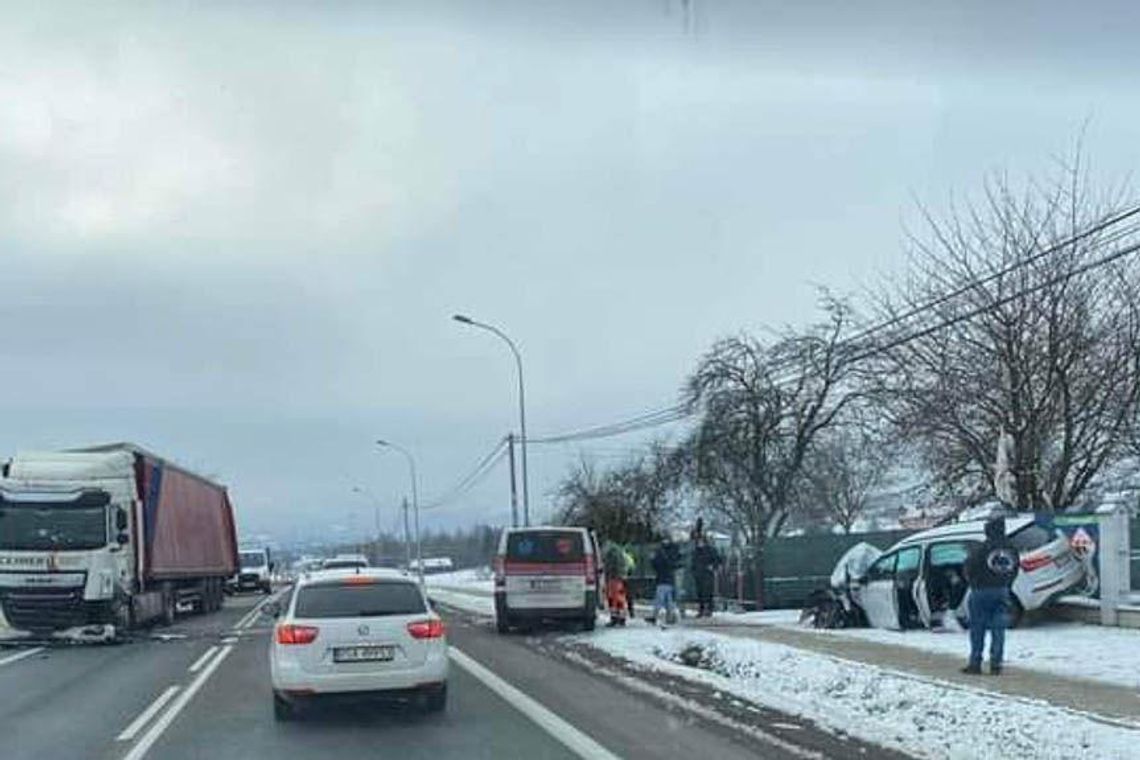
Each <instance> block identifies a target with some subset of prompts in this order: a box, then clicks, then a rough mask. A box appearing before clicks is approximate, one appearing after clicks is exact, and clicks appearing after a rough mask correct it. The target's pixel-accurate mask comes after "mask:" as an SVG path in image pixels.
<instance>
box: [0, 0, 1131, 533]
mask: <svg viewBox="0 0 1140 760" xmlns="http://www.w3.org/2000/svg"><path fill="white" fill-rule="evenodd" d="M307 5H308V7H307V9H303V8H302V7H301V6H302V4H299V3H296V4H295V3H281V2H271V3H269V2H267V3H260V4H259V3H240V4H237V3H224V2H216V3H205V2H195V3H173V2H165V3H155V4H153V5H151V6H150V7H149V8H150V9H149V10H147V9H146V7H145V6H143V5H142V4H137V3H132V4H129V5H121V6H120V5H116V4H113V3H99V4H94V3H85V2H84V3H74V4H58V3H56V4H47V3H45V4H36V3H26V4H25V3H21V4H16V3H5V4H4V10H3V11H2V14H3V15H2V19H0V20H2V23H0V286H2V288H3V291H2V293H3V295H2V297H0V320H2V324H3V326H4V330H3V344H2V345H3V359H4V360H3V372H2V373H0V413H2V415H3V425H0V452H2V453H3V454H5V455H6V454H8V453H11V452H14V451H16V450H19V449H32V448H45V447H66V446H76V445H82V444H88V443H96V442H104V441H111V440H123V439H125V440H131V441H135V442H138V443H140V444H142V445H144V446H147V447H149V448H152V449H154V450H155V451H158V452H159V453H162V454H165V455H168V456H170V457H171V458H173V459H176V460H178V461H181V462H184V463H186V464H187V465H189V466H191V467H194V468H196V469H198V470H201V471H202V472H205V473H208V474H212V475H215V476H216V477H218V478H220V479H222V480H223V481H224V482H225V483H227V484H228V485H229V486H230V488H231V490H232V493H233V496H234V500H235V503H236V505H237V507H238V510H239V516H240V517H239V519H240V523H241V526H242V528H243V530H244V531H246V532H247V533H252V532H272V533H274V534H276V535H277V536H279V537H290V536H296V535H306V534H312V535H330V536H331V535H335V533H334V531H336V530H341V529H343V530H355V531H357V532H362V531H365V530H370V529H371V526H372V506H371V504H370V502H369V500H368V497H364V496H361V495H359V494H353V493H352V488H353V487H354V486H359V487H362V488H366V489H368V490H370V491H371V493H373V494H374V495H375V497H376V499H377V500H378V502H379V503H380V504H381V505H382V507H383V509H382V512H381V522H382V527H383V528H385V529H390V528H392V527H394V525H395V520H396V514H397V513H396V511H395V509H394V505H395V504H396V503H397V502H398V500H399V499H400V497H401V496H402V495H403V494H404V493H405V492H406V491H407V475H406V471H405V469H404V463H403V461H402V460H400V459H399V458H398V457H396V456H394V455H393V454H391V453H388V454H382V453H379V452H377V451H376V450H375V449H374V447H372V445H371V442H372V441H373V440H374V439H375V438H376V437H379V436H383V437H388V438H391V439H392V440H395V441H398V442H400V443H402V444H404V445H405V446H407V447H408V448H410V449H412V450H413V451H414V452H415V453H416V455H417V457H418V461H419V464H420V469H421V476H422V490H423V492H424V495H425V497H426V498H428V499H430V498H431V496H432V495H433V494H438V493H440V492H442V491H445V490H446V489H447V487H448V486H449V485H450V484H451V483H452V482H454V481H455V480H456V479H457V478H459V477H460V476H461V475H463V474H464V472H465V471H466V470H467V469H468V468H469V467H470V466H471V465H472V464H473V463H474V462H475V461H476V460H477V459H478V458H479V457H480V456H481V455H482V454H483V453H484V452H485V451H486V450H487V449H489V448H490V447H491V446H492V445H493V444H494V443H495V441H496V440H497V439H498V438H500V437H501V436H502V435H503V434H504V433H506V432H507V431H508V430H510V429H511V428H512V427H513V426H514V425H515V419H516V418H515V412H516V407H515V403H516V397H515V395H514V368H513V364H512V362H511V359H510V354H509V353H508V351H507V349H506V347H505V346H504V345H502V344H501V343H499V342H498V341H497V340H496V339H495V338H494V337H493V336H491V335H488V334H485V333H481V332H478V331H475V330H472V329H470V328H464V327H462V326H460V325H457V324H455V323H453V322H451V321H450V320H449V317H450V315H451V314H452V313H453V312H456V311H463V312H467V313H470V314H472V315H474V316H476V317H479V318H481V319H484V320H486V321H489V322H492V323H494V324H496V325H499V326H500V327H502V328H503V329H504V330H506V331H507V332H508V333H510V335H512V336H513V337H514V338H515V340H516V341H517V342H518V344H519V345H520V347H521V349H522V351H523V354H524V358H525V362H526V371H527V391H528V402H529V404H528V412H529V423H530V429H531V430H530V432H531V434H532V435H540V434H544V433H553V432H560V431H562V430H566V429H574V428H578V427H586V426H591V425H594V424H599V423H605V422H609V421H612V420H616V419H621V418H623V417H628V416H631V415H634V414H637V413H640V412H643V411H646V410H651V409H655V408H659V407H662V406H667V405H669V404H671V403H673V402H674V401H675V400H676V394H677V389H678V387H679V385H680V383H681V381H682V379H683V377H684V375H685V373H686V372H688V371H689V370H690V369H691V368H692V366H693V365H694V362H695V360H696V358H697V357H698V356H699V354H700V353H701V351H703V350H704V349H705V348H707V347H708V345H709V344H710V343H711V342H712V341H713V340H714V339H716V338H717V337H719V336H723V335H725V334H729V333H733V332H736V331H739V330H750V331H761V330H764V329H766V328H770V327H775V326H779V325H783V324H788V323H790V324H799V323H803V322H805V321H808V320H810V319H812V317H813V313H814V312H813V308H814V301H815V287H816V286H817V285H827V286H829V287H831V288H833V289H835V290H837V291H839V292H848V291H855V290H858V289H860V288H862V287H866V286H869V285H871V284H873V283H874V282H877V281H879V280H881V279H882V278H884V277H889V276H890V273H891V272H895V271H898V270H899V268H900V266H901V263H902V246H901V241H902V238H903V224H904V223H905V222H908V221H913V219H914V216H915V215H914V213H913V212H914V208H915V203H916V202H922V203H925V204H928V205H930V206H932V207H933V208H935V209H938V208H945V206H946V205H947V202H948V200H949V198H950V197H951V194H954V195H956V196H961V195H968V194H969V193H971V192H973V191H974V190H975V189H976V188H977V187H978V185H979V183H980V181H981V180H982V178H983V177H984V176H985V174H986V173H987V172H992V171H996V170H1006V171H1009V172H1010V174H1011V175H1012V176H1014V177H1021V176H1024V175H1026V174H1029V173H1039V172H1044V171H1047V170H1049V168H1050V166H1051V165H1052V161H1053V159H1054V158H1055V157H1056V156H1058V155H1061V154H1064V153H1066V152H1067V151H1069V150H1071V148H1072V146H1073V144H1074V142H1075V141H1076V139H1077V137H1078V136H1079V135H1080V134H1081V131H1082V125H1083V124H1085V123H1086V122H1087V125H1088V126H1087V131H1086V135H1085V138H1084V142H1085V151H1086V153H1087V154H1088V156H1089V157H1090V158H1091V159H1092V161H1093V164H1094V167H1095V171H1096V172H1097V174H1098V176H1102V177H1104V178H1106V179H1109V180H1115V181H1119V180H1121V179H1122V178H1125V177H1127V176H1128V175H1130V174H1132V173H1134V172H1135V170H1136V169H1137V166H1138V159H1140V140H1137V139H1136V134H1137V132H1136V130H1137V124H1140V100H1138V99H1137V98H1136V97H1135V75H1136V72H1137V70H1138V67H1137V64H1138V63H1140V61H1138V60H1137V59H1138V57H1140V55H1138V54H1137V52H1136V45H1135V40H1134V36H1133V35H1132V33H1131V30H1132V29H1134V28H1135V26H1134V24H1131V23H1129V21H1130V19H1129V14H1130V13H1131V8H1130V6H1129V5H1122V6H1120V8H1119V9H1115V10H1114V9H1111V8H1108V7H1106V6H1102V5H1099V4H1098V5H1096V6H1090V5H1088V4H1072V3H1067V2H1065V3H1060V2H1058V3H1054V4H1051V5H1050V4H1043V3H1032V4H1025V5H1019V4H994V3H990V2H985V3H981V2H980V3H976V4H973V5H963V4H952V7H951V5H947V6H946V7H945V8H942V9H939V10H934V9H922V8H919V7H917V6H918V5H924V4H915V3H909V2H899V3H895V4H877V5H876V4H854V5H853V4H850V3H845V2H844V3H835V4H827V3H813V4H811V9H810V10H807V9H802V8H799V7H798V6H800V5H802V4H791V3H772V4H765V3H759V2H742V3H718V2H706V1H703V0H692V2H691V3H690V4H689V5H688V6H686V5H685V4H684V3H682V2H680V0H631V1H630V2H626V3H612V2H604V3H603V2H599V3H590V2H573V1H572V0H564V1H563V2H559V3H555V2H518V3H508V2H495V3H482V2H468V3H428V2H414V3H407V4H406V5H401V4H399V3H394V2H383V3H364V2H360V3H348V2H344V3H335V2H334V3H320V4H307ZM999 5H1000V7H998V6H999ZM32 6H35V7H34V8H33V7H32ZM613 6H618V8H616V9H615V8H614V7H613ZM856 6H857V8H858V10H855V7H856ZM1094 8H1095V9H1097V10H1096V12H1095V13H1094V12H1093V9H1094ZM663 432H667V431H663ZM637 442H638V441H636V440H634V441H632V442H631V441H626V440H623V439H613V440H609V441H605V442H603V443H601V444H600V445H599V446H597V447H588V448H586V449H585V450H586V451H588V452H592V455H593V456H596V457H599V461H613V459H614V458H615V457H620V456H621V455H622V451H623V449H624V448H627V447H630V446H632V445H634V444H636V443H637ZM578 454H579V450H578V449H573V448H568V447H562V448H553V449H551V448H549V447H546V448H540V447H537V446H536V447H533V448H532V450H531V490H532V509H533V511H534V513H535V514H536V516H537V517H539V518H541V517H542V516H543V515H545V514H548V511H549V504H550V500H549V495H550V490H551V488H552V487H553V485H554V484H555V482H556V480H557V478H558V477H559V475H561V474H562V473H563V472H564V471H565V469H566V467H567V465H568V463H569V462H570V461H571V460H572V459H573V458H574V457H576V456H577V455H578ZM508 503H509V502H508V490H507V476H506V471H505V469H499V470H497V471H496V472H495V473H493V474H492V476H491V477H490V478H488V480H487V481H486V482H485V483H484V484H483V485H481V486H480V487H479V488H476V489H474V490H472V491H471V492H470V493H469V494H467V495H466V496H465V498H463V499H461V500H459V501H457V502H455V503H453V504H450V505H447V506H444V507H440V508H439V509H436V510H434V511H432V512H431V513H425V518H429V515H430V519H429V524H432V525H444V524H450V525H455V524H460V523H471V522H474V521H476V520H488V521H491V522H503V521H505V520H506V519H507V518H508V516H509V508H508Z"/></svg>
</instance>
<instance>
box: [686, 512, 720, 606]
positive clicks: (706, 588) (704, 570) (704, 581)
mask: <svg viewBox="0 0 1140 760" xmlns="http://www.w3.org/2000/svg"><path fill="white" fill-rule="evenodd" d="M690 562H691V564H692V568H693V580H694V581H695V582H696V586H697V617H712V613H713V576H714V574H715V572H716V569H717V568H718V567H720V563H721V560H720V553H719V552H718V551H717V550H716V547H715V546H713V545H712V543H711V542H710V541H709V539H708V536H707V535H705V533H704V532H703V531H702V532H700V533H695V534H694V536H693V557H692V559H691V560H690Z"/></svg>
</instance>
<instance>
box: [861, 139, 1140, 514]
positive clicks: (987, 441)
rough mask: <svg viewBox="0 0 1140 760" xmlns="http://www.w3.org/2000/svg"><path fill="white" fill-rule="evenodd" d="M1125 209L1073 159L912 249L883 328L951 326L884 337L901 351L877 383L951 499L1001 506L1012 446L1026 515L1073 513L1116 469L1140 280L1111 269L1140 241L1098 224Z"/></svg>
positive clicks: (887, 302)
mask: <svg viewBox="0 0 1140 760" xmlns="http://www.w3.org/2000/svg"><path fill="white" fill-rule="evenodd" d="M1123 207H1124V204H1123V202H1122V196H1121V194H1120V193H1113V194H1110V195H1108V196H1106V197H1096V196H1094V194H1093V193H1092V191H1091V190H1090V187H1089V182H1088V180H1087V176H1086V174H1085V173H1084V171H1083V170H1082V169H1081V167H1080V164H1079V157H1078V160H1076V161H1074V162H1072V164H1070V165H1065V166H1063V168H1062V170H1061V171H1060V173H1059V175H1057V176H1056V177H1054V178H1053V179H1052V180H1051V181H1050V182H1049V183H1047V184H1038V183H1030V185H1029V186H1028V189H1026V190H1025V191H1024V192H1022V193H1020V194H1019V193H1016V192H1015V191H1014V189H1013V188H1012V187H1011V186H1010V183H1009V182H1008V181H1007V180H1006V179H1005V178H1004V177H998V178H995V179H993V180H991V181H990V182H989V183H987V185H986V188H985V194H984V199H983V200H982V201H981V202H980V203H979V204H976V205H968V206H966V207H965V208H964V209H961V210H957V209H952V211H951V213H950V215H949V216H948V218H947V219H946V220H944V221H939V220H936V219H935V218H934V217H933V216H932V215H930V214H929V213H927V214H926V216H925V218H926V221H927V223H928V227H929V235H928V237H927V238H921V239H920V238H918V237H917V236H916V237H912V239H911V263H912V269H911V274H910V277H909V279H908V281H907V283H906V284H905V286H904V287H903V288H902V289H901V292H893V293H890V294H889V295H888V296H886V297H884V298H883V299H882V300H881V312H882V316H885V317H897V316H898V315H900V314H904V313H906V312H910V311H917V310H922V311H923V313H924V316H925V318H926V320H927V322H926V323H925V324H931V323H943V322H950V321H955V323H954V324H953V325H951V326H949V327H947V328H946V329H940V330H936V331H932V332H930V333H929V334H925V335H921V336H920V337H917V338H914V339H911V340H907V341H905V342H897V341H896V340H892V339H895V336H888V337H887V338H886V340H887V341H889V342H897V344H896V345H890V343H888V345H890V348H889V350H885V351H884V352H883V353H882V354H881V355H880V356H879V357H877V360H878V361H879V362H881V366H880V371H879V372H877V373H875V375H874V376H875V377H877V378H878V379H879V382H880V389H881V390H884V391H885V392H886V395H885V396H884V398H885V399H886V400H887V401H888V402H889V403H888V405H887V407H886V408H887V409H888V410H889V411H890V412H891V414H892V416H893V420H894V422H895V423H896V424H897V425H898V429H899V430H900V431H901V433H902V435H903V436H905V437H906V438H908V439H909V440H911V441H913V442H915V443H917V444H918V445H919V446H920V448H921V451H922V452H923V454H924V458H925V461H926V463H927V464H928V465H929V466H930V468H931V470H932V472H933V473H934V475H935V479H936V481H937V483H938V484H939V485H940V486H942V487H943V489H944V491H945V492H946V493H954V494H957V495H958V496H959V497H963V498H964V500H965V501H966V502H977V501H980V500H983V499H986V498H992V496H993V494H994V458H995V451H996V448H997V442H998V438H999V436H1000V435H1001V432H1002V431H1003V430H1005V431H1007V432H1008V433H1009V435H1010V436H1011V437H1012V442H1013V446H1012V453H1011V460H1012V468H1011V469H1012V474H1013V476H1014V478H1015V479H1016V488H1015V489H1014V490H1015V497H1014V500H1015V502H1016V503H1014V504H1012V505H1011V506H1013V507H1016V508H1019V509H1034V510H1040V509H1045V510H1051V509H1059V508H1063V507H1066V506H1069V505H1071V504H1074V503H1076V502H1078V501H1079V500H1080V499H1081V496H1082V494H1083V493H1085V491H1086V489H1088V488H1089V486H1090V484H1091V483H1092V482H1093V480H1094V479H1095V477H1096V476H1097V474H1098V473H1099V472H1100V471H1101V470H1102V468H1104V467H1105V465H1106V463H1109V462H1111V461H1112V460H1113V458H1114V457H1116V456H1117V455H1118V454H1119V452H1120V450H1121V447H1122V445H1123V444H1124V443H1125V441H1126V440H1127V439H1128V436H1129V434H1130V432H1131V430H1132V428H1133V420H1134V419H1135V417H1136V412H1137V401H1138V398H1140V372H1138V371H1137V370H1138V363H1137V360H1138V356H1140V354H1138V353H1137V349H1138V347H1140V312H1138V309H1137V306H1138V302H1137V299H1136V283H1137V271H1136V267H1135V265H1134V264H1133V263H1132V260H1131V258H1122V259H1118V260H1115V261H1112V262H1108V263H1102V262H1103V261H1104V259H1105V258H1107V254H1110V253H1111V252H1112V251H1114V250H1118V249H1120V248H1121V247H1122V246H1126V245H1130V244H1132V243H1134V242H1135V235H1134V231H1135V229H1136V226H1135V225H1134V224H1133V223H1132V221H1131V220H1130V221H1128V222H1127V223H1117V224H1113V225H1108V226H1105V227H1103V229H1098V222H1101V221H1102V220H1105V219H1108V218H1110V217H1112V216H1113V215H1115V214H1117V213H1118V212H1120V210H1121V209H1122V208H1123ZM1090 230H1091V232H1090ZM951 296H952V297H951ZM930 303H935V304H936V305H935V306H933V308H931V309H925V310H923V309H922V307H923V306H924V305H927V304H930ZM907 324H909V325H911V326H913V324H914V323H913V322H908V323H907ZM908 329H909V328H908Z"/></svg>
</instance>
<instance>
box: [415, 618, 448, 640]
mask: <svg viewBox="0 0 1140 760" xmlns="http://www.w3.org/2000/svg"><path fill="white" fill-rule="evenodd" d="M408 633H410V634H411V635H412V638H413V639H438V638H442V637H443V621H442V620H439V619H438V618H437V619H435V620H415V621H413V622H411V623H408Z"/></svg>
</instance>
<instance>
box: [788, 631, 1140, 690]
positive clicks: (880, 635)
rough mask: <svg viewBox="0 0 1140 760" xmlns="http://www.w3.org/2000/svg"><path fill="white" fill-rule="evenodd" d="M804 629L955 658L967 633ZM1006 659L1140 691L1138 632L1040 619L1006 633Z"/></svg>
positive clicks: (961, 654) (963, 647)
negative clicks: (948, 655)
mask: <svg viewBox="0 0 1140 760" xmlns="http://www.w3.org/2000/svg"><path fill="white" fill-rule="evenodd" d="M807 630H811V631H812V632H814V633H818V634H819V635H821V636H845V637H849V638H855V639H863V640H864V641H875V642H879V643H882V644H890V645H891V646H902V647H909V648H912V649H921V650H923V651H927V652H939V653H942V654H950V655H954V656H958V657H964V656H965V654H966V652H967V651H968V650H969V644H968V642H967V640H966V633H965V632H964V631H956V630H955V631H949V630H948V631H929V630H917V631H884V630H881V629H877V628H852V629H848V630H840V631H816V630H815V629H811V628H809V629H807ZM1005 657H1006V661H1007V663H1008V664H1009V665H1012V666H1014V667H1019V668H1025V669H1027V670H1039V671H1043V672H1046V673H1053V674H1055V675H1061V676H1068V677H1070V678H1086V679H1090V680H1094V681H1103V682H1105V683H1112V684H1118V685H1120V686H1126V687H1129V688H1133V689H1140V631H1138V630H1132V629H1128V628H1107V627H1103V626H1099V625H1087V624H1083V623H1038V624H1036V625H1029V626H1025V627H1023V628H1016V629H1014V630H1012V631H1009V632H1008V633H1007V634H1006V639H1005Z"/></svg>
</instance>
